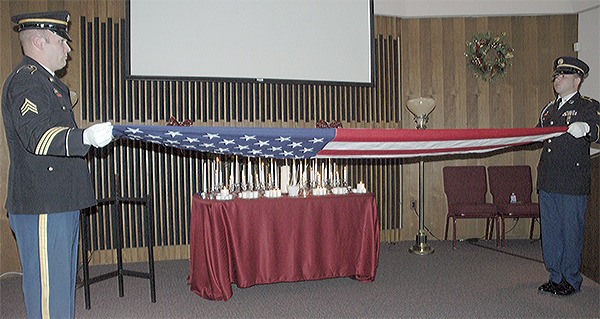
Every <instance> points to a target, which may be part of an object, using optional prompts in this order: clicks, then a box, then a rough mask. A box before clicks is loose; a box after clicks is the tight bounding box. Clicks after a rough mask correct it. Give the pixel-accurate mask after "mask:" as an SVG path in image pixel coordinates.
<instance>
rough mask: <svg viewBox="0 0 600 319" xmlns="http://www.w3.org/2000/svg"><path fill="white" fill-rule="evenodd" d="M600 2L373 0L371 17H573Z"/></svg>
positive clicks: (558, 0) (593, 7) (597, 0)
mask: <svg viewBox="0 0 600 319" xmlns="http://www.w3.org/2000/svg"><path fill="white" fill-rule="evenodd" d="M598 7H600V0H374V11H375V15H382V16H394V17H402V18H424V17H465V16H467V17H471V16H532V15H553V14H577V13H581V12H584V11H588V10H591V9H595V8H598Z"/></svg>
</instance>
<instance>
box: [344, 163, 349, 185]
mask: <svg viewBox="0 0 600 319" xmlns="http://www.w3.org/2000/svg"><path fill="white" fill-rule="evenodd" d="M344 182H345V183H348V165H346V166H344Z"/></svg>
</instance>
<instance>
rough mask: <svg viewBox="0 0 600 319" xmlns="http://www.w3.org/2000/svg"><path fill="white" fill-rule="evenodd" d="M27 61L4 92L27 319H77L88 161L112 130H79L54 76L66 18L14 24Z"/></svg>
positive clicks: (26, 17) (63, 58)
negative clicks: (81, 229) (81, 226)
mask: <svg viewBox="0 0 600 319" xmlns="http://www.w3.org/2000/svg"><path fill="white" fill-rule="evenodd" d="M12 21H13V22H14V23H15V24H16V26H15V30H16V31H17V32H19V38H20V41H21V47H22V49H23V54H24V56H23V60H22V61H21V63H20V64H19V65H18V66H17V67H16V68H15V69H14V71H13V72H12V73H11V74H10V75H9V76H8V78H7V79H6V81H5V83H4V88H3V91H2V116H3V119H4V127H5V129H6V139H7V141H8V147H9V151H10V168H9V176H8V196H7V199H6V209H7V211H8V215H9V220H10V225H11V228H12V230H13V232H14V234H15V237H16V239H17V245H18V247H19V255H20V259H21V265H22V268H23V293H24V299H25V305H26V308H27V316H28V317H29V318H49V317H57V318H73V317H74V316H75V280H76V276H77V262H78V260H77V251H78V250H77V248H78V243H79V214H80V210H81V209H82V208H86V207H89V206H92V205H95V203H96V199H95V194H94V189H93V186H92V182H91V177H90V174H89V170H88V166H87V161H86V154H87V152H88V150H89V149H90V146H94V147H104V146H106V145H108V144H109V143H110V142H111V141H112V124H111V123H108V122H107V123H100V124H96V125H92V126H90V127H89V128H87V129H82V128H79V127H78V126H77V123H76V122H75V117H74V114H73V110H72V108H73V106H72V103H71V98H70V91H69V88H68V87H67V86H66V85H65V84H64V83H63V82H61V80H60V79H59V78H58V77H57V76H56V75H55V72H56V71H58V70H60V69H62V68H63V67H65V65H66V64H67V57H68V53H69V52H70V51H71V48H70V46H69V43H68V41H71V37H70V36H69V32H68V27H69V13H68V12H66V11H59V12H42V13H28V14H21V15H17V16H14V17H12Z"/></svg>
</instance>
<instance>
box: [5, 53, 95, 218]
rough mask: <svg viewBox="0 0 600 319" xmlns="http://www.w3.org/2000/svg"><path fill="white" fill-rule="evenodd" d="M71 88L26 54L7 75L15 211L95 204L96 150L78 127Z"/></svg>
mask: <svg viewBox="0 0 600 319" xmlns="http://www.w3.org/2000/svg"><path fill="white" fill-rule="evenodd" d="M72 108H73V106H72V105H71V99H70V95H69V88H68V87H67V86H66V85H65V84H64V83H62V82H61V81H60V80H59V79H58V78H57V77H55V76H53V75H52V74H51V73H50V72H48V71H47V70H46V69H45V68H44V67H43V66H42V65H40V64H39V63H37V62H36V61H35V60H33V59H31V58H29V57H27V56H25V57H24V58H23V61H22V62H21V63H20V64H19V65H18V66H17V67H16V68H15V70H14V71H13V72H12V73H11V74H10V75H9V77H8V78H7V80H6V82H5V84H4V89H3V91H2V114H3V118H4V126H5V129H6V140H7V141H8V147H9V149H10V169H9V177H8V196H7V199H6V209H7V210H8V212H9V213H12V214H40V213H58V212H67V211H76V210H80V209H82V208H86V207H90V206H92V205H94V204H95V202H96V200H95V194H94V189H93V187H92V182H91V177H90V173H89V169H88V166H87V159H86V154H87V152H88V150H89V148H90V146H89V145H85V144H83V129H80V128H77V124H76V122H75V117H74V114H73V109H72Z"/></svg>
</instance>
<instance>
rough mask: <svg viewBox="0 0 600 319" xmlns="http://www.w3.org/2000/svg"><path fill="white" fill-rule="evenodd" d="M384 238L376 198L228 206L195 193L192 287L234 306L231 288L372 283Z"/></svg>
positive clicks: (357, 196)
mask: <svg viewBox="0 0 600 319" xmlns="http://www.w3.org/2000/svg"><path fill="white" fill-rule="evenodd" d="M379 233H380V230H379V213H378V210H377V202H376V200H375V196H374V195H373V194H372V193H367V194H347V195H328V196H308V197H306V198H304V197H288V196H283V197H280V198H264V197H263V198H259V199H239V198H236V199H233V200H225V201H223V200H209V199H202V198H201V197H199V196H198V195H195V196H194V197H193V200H192V215H191V221H190V276H189V284H190V288H191V290H192V291H193V292H195V293H196V294H198V295H200V296H201V297H203V298H206V299H210V300H228V299H229V298H231V296H232V294H233V292H232V284H236V285H237V286H238V287H240V288H245V287H250V286H253V285H257V284H267V283H277V282H294V281H303V280H317V279H325V278H335V277H350V278H354V279H357V280H359V281H362V282H371V281H373V280H374V279H375V274H376V271H377V265H378V263H379Z"/></svg>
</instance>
